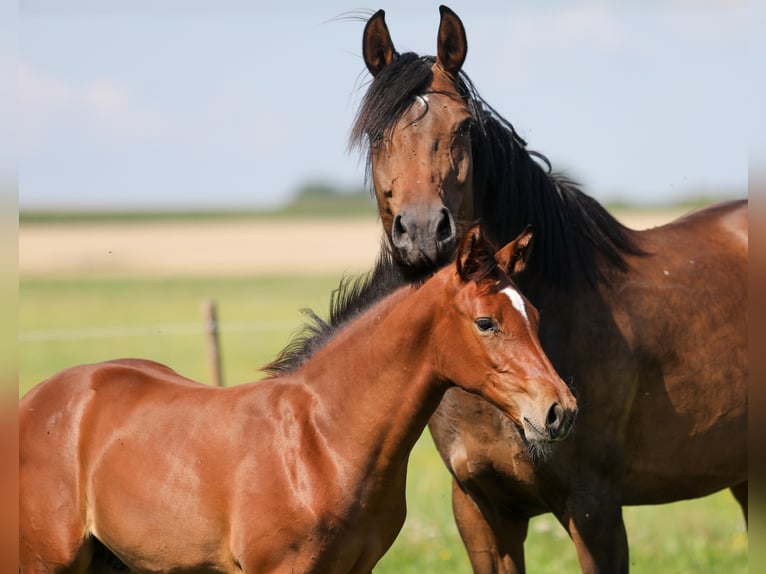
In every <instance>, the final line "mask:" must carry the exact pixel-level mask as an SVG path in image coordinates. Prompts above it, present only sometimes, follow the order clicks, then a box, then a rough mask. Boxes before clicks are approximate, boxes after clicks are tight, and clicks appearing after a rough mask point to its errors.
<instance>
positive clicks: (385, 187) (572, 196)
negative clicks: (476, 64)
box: [336, 6, 748, 574]
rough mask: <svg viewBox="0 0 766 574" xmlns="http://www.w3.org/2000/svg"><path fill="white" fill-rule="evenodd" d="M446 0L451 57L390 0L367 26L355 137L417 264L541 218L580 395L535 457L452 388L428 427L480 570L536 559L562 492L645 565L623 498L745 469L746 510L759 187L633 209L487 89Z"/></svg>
mask: <svg viewBox="0 0 766 574" xmlns="http://www.w3.org/2000/svg"><path fill="white" fill-rule="evenodd" d="M440 12H441V21H440V24H439V29H438V35H437V55H436V56H435V57H432V56H424V57H421V56H418V55H417V54H414V53H404V54H399V53H397V51H396V50H395V48H394V44H393V42H392V40H391V36H390V34H389V31H388V27H387V25H386V23H385V14H384V12H383V11H382V10H380V11H378V12H377V13H376V14H374V15H373V16H372V17H371V18H370V19H369V20H368V22H367V24H366V27H365V30H364V34H363V55H364V61H365V64H366V66H367V69H368V70H369V72H370V73H371V75H372V76H373V80H372V82H371V84H370V86H369V88H368V91H367V93H366V94H365V96H364V99H363V101H362V103H361V107H360V110H359V112H358V115H357V118H356V120H355V124H354V126H353V128H352V143H354V144H358V145H360V146H362V147H364V146H368V175H369V177H370V179H371V181H372V184H373V188H374V193H375V197H376V199H377V203H378V208H379V212H380V217H381V220H382V223H383V228H384V231H385V237H386V238H387V242H388V243H389V248H390V250H391V251H392V253H393V255H394V258H395V264H396V266H397V267H398V270H399V274H400V277H401V280H402V281H407V280H416V279H417V278H418V276H419V274H420V273H423V272H425V273H430V272H431V270H432V269H433V268H435V267H438V266H440V265H442V264H444V263H445V262H447V261H448V260H449V258H450V257H451V256H452V255H453V253H454V249H455V244H456V240H457V237H458V236H459V233H460V230H461V228H462V227H464V225H465V222H467V221H473V220H474V218H480V219H481V221H482V225H483V226H484V228H485V230H486V231H487V233H488V234H489V235H490V237H491V238H492V239H493V240H494V241H495V242H497V243H499V244H502V243H503V242H505V241H507V240H508V238H510V237H513V236H514V235H515V234H517V233H518V232H519V231H520V230H521V229H523V228H524V227H525V226H526V225H528V224H530V225H531V226H532V228H533V229H534V232H535V248H534V250H533V252H532V254H531V256H530V260H529V264H528V265H527V267H526V270H525V271H524V272H523V273H522V274H521V275H519V277H518V279H517V283H518V284H519V286H520V288H521V289H522V291H523V292H524V293H525V295H526V296H528V297H529V298H530V300H531V301H532V302H533V303H534V304H535V306H536V307H537V308H539V309H540V311H541V323H540V338H541V341H542V344H543V348H544V349H545V351H546V353H547V354H548V355H549V357H550V358H551V360H552V362H553V364H554V366H555V367H556V369H557V370H558V372H559V373H560V374H561V376H562V377H563V379H564V380H565V381H567V382H568V384H570V385H571V387H572V388H573V389H574V390H575V394H576V396H577V397H578V404H579V406H580V414H579V417H578V424H577V429H576V432H575V433H573V435H572V437H571V438H570V439H569V440H567V441H564V442H562V443H561V444H560V445H558V446H557V448H555V449H554V450H552V451H551V452H550V453H549V455H548V456H547V457H538V458H534V457H530V456H529V455H528V446H527V445H526V441H525V440H524V438H523V436H522V434H521V433H520V432H519V429H518V427H517V425H515V424H514V423H513V422H511V421H510V420H508V419H507V418H505V417H503V416H502V415H501V413H500V411H498V410H497V409H496V408H495V407H493V406H491V405H489V404H488V403H486V402H483V401H481V400H480V399H477V398H476V397H475V396H473V395H470V394H467V393H465V392H463V391H461V390H459V389H452V390H450V391H448V392H447V393H446V394H445V397H444V399H443V400H442V402H441V404H440V406H439V408H438V409H437V411H436V413H435V415H434V417H433V418H432V419H431V421H430V423H429V427H430V430H431V433H432V435H433V438H434V441H435V443H436V446H437V448H438V450H439V452H440V454H441V456H442V458H443V459H444V462H445V463H446V465H447V467H448V468H449V470H450V472H451V473H452V476H453V478H454V480H453V505H454V512H455V518H456V520H457V524H458V527H459V531H460V534H461V536H462V538H463V541H464V543H465V545H466V548H467V550H468V554H469V557H470V560H471V563H472V566H473V569H474V571H475V572H481V573H484V572H487V573H488V572H506V573H520V572H524V571H525V566H524V541H525V538H526V536H527V529H528V522H529V519H530V518H531V517H533V516H536V515H539V514H541V513H544V512H552V513H553V514H554V515H555V516H556V517H557V519H558V520H559V522H560V523H561V524H562V525H563V526H564V528H566V530H567V532H568V533H569V535H570V537H571V539H572V540H573V542H574V544H575V547H576V550H577V555H578V559H579V562H580V566H581V569H582V571H583V572H587V573H591V574H592V573H602V574H614V573H624V572H627V571H628V569H629V562H628V542H627V537H626V533H625V528H624V525H623V521H622V510H621V507H622V506H623V505H641V504H659V503H665V502H671V501H677V500H681V499H688V498H695V497H701V496H705V495H708V494H710V493H713V492H716V491H719V490H722V489H726V488H730V489H731V490H732V492H733V494H734V496H735V497H736V499H737V501H738V502H739V503H740V505H741V506H742V509H743V511H744V512H745V518H747V514H746V513H747V441H746V429H747V422H746V412H747V376H748V369H747V306H746V301H747V253H748V237H747V235H748V215H747V202H746V201H734V202H728V203H721V204H717V205H712V206H710V207H708V208H706V209H702V210H700V211H697V212H695V213H692V214H690V215H688V216H685V217H683V218H680V219H678V220H676V221H673V222H672V223H669V224H667V225H664V226H661V227H658V228H655V229H650V230H646V231H635V230H632V229H628V228H626V227H625V226H623V225H621V224H620V223H619V222H618V221H617V220H616V219H615V218H614V217H612V216H611V215H610V214H609V213H608V212H607V211H606V210H605V209H604V207H603V206H601V205H600V204H599V203H598V202H596V201H595V200H594V199H592V198H591V197H589V196H587V195H586V194H584V193H583V192H582V191H581V190H580V189H579V188H578V186H577V185H575V184H574V183H573V182H571V181H569V180H567V179H566V178H564V177H561V176H560V175H556V174H552V173H550V169H544V168H543V167H542V165H541V161H542V162H544V163H546V164H547V163H548V162H547V160H546V159H545V158H544V157H542V156H540V155H539V154H536V153H535V152H531V151H529V150H527V148H526V143H525V142H524V141H523V140H522V139H521V138H520V137H519V136H518V134H517V133H516V132H515V131H514V129H513V127H512V125H511V124H510V123H509V122H507V121H506V120H505V119H503V118H502V117H501V116H500V115H499V114H498V113H497V112H496V111H495V110H494V109H493V108H492V107H491V106H490V105H488V104H487V103H486V102H485V101H483V100H482V99H481V97H480V96H479V95H478V93H477V92H476V90H475V88H474V87H473V85H472V83H471V81H470V79H469V78H468V76H467V75H466V74H465V73H464V72H463V71H462V66H463V63H464V61H465V58H466V53H467V42H466V34H465V30H464V27H463V24H462V22H461V21H460V19H459V18H458V17H457V15H455V13H454V12H452V11H451V10H450V9H449V8H446V7H444V6H442V7H441V8H440ZM336 314H337V315H338V316H342V315H343V312H342V310H341V311H337V312H336Z"/></svg>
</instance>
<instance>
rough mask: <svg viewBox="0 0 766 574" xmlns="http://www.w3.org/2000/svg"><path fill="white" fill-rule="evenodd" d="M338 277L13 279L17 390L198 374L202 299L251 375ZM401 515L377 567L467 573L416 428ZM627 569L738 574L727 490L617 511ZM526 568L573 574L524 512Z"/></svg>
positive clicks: (551, 531)
mask: <svg viewBox="0 0 766 574" xmlns="http://www.w3.org/2000/svg"><path fill="white" fill-rule="evenodd" d="M337 281H338V275H337V274H331V275H327V276H307V277H279V276H274V277H249V278H247V277H246V278H226V277H221V278H215V279H209V278H208V279H194V278H188V277H187V278H184V279H160V278H153V279H152V278H144V279H114V278H113V279H98V278H91V279H63V278H60V279H51V278H36V279H32V278H24V277H22V279H21V283H20V287H19V339H20V341H19V367H20V382H19V393H20V394H23V393H25V392H26V391H27V390H28V389H29V388H31V386H33V385H34V384H36V383H37V382H39V381H40V380H42V379H44V378H45V377H47V376H49V375H51V374H53V373H54V372H56V371H58V370H60V369H63V368H65V367H68V366H71V365H74V364H77V363H83V362H89V361H100V360H104V359H109V358H116V357H126V356H136V357H143V358H149V359H154V360H157V361H160V362H163V363H166V364H168V365H170V366H171V367H173V368H174V369H176V370H178V371H179V372H181V373H182V374H184V375H186V376H189V377H191V378H195V379H197V380H201V381H205V380H207V377H208V366H207V364H206V358H205V349H204V337H203V333H202V318H201V312H200V304H201V301H202V300H203V299H205V298H208V297H212V298H213V299H215V300H216V301H217V304H218V314H219V319H220V323H221V347H222V357H223V362H224V381H225V383H226V384H236V383H240V382H244V381H248V380H254V379H258V378H260V377H261V376H262V374H261V373H260V372H259V368H260V367H261V366H262V365H264V364H265V363H267V362H268V361H270V360H271V359H273V358H274V357H275V355H276V353H277V352H278V351H279V350H280V349H281V348H282V347H283V346H284V345H285V344H286V342H287V341H288V339H289V337H290V334H291V333H292V332H293V330H294V329H295V328H296V327H298V325H300V324H301V322H302V317H301V315H300V313H299V309H300V308H301V307H311V308H314V309H316V310H318V311H319V312H320V313H321V314H324V312H325V311H326V309H327V305H328V301H329V295H330V292H331V291H332V289H333V288H334V287H335V286H336V285H337ZM408 506H409V513H408V519H407V523H406V525H405V528H404V530H403V532H402V533H401V535H400V536H399V538H398V540H397V542H396V544H395V545H394V547H393V548H392V549H391V551H390V552H389V553H388V554H387V555H386V556H385V557H384V559H383V560H382V562H381V563H380V564H379V566H378V568H376V570H375V571H376V572H377V573H384V574H385V573H393V572H397V573H400V574H401V573H416V572H418V573H419V572H439V573H450V572H466V571H468V570H469V569H468V562H467V559H466V557H465V553H464V551H463V547H462V544H461V543H460V540H459V537H458V535H457V530H456V528H455V526H454V523H453V521H452V515H451V509H450V500H449V477H448V475H447V472H446V470H445V469H444V467H443V465H442V463H441V461H440V460H439V459H438V457H437V455H436V453H435V451H434V448H433V445H432V443H431V440H430V437H429V435H428V433H427V432H426V433H425V434H424V436H423V438H422V439H421V440H420V442H419V443H418V444H417V446H416V448H415V449H414V451H413V455H412V458H411V463H410V471H409V482H408ZM624 514H625V520H626V524H627V528H628V534H629V537H630V540H631V563H632V564H633V568H632V572H633V573H650V572H651V573H657V572H673V573H674V574H679V573H690V574H691V573H699V574H705V573H718V572H721V573H727V574H728V573H744V572H746V571H747V555H748V554H747V535H746V532H745V528H744V524H743V520H742V517H741V515H740V512H739V508H738V507H737V505H736V503H735V502H734V500H733V498H732V497H731V496H730V494H729V493H728V492H724V493H720V494H718V495H715V496H712V497H708V498H706V499H702V500H695V501H689V502H683V503H676V504H671V505H665V506H657V507H642V508H626V509H625V511H624ZM527 564H528V567H529V570H530V571H531V572H557V573H558V572H578V571H579V569H578V567H577V560H576V557H575V554H574V550H573V547H572V545H571V543H570V542H569V540H568V539H567V537H566V534H565V533H564V531H563V529H561V528H560V527H559V526H558V524H557V523H556V522H555V521H554V520H553V519H552V517H550V516H544V517H540V518H537V519H535V520H533V522H532V525H531V527H530V534H529V538H528V542H527Z"/></svg>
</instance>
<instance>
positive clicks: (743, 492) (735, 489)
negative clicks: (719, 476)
mask: <svg viewBox="0 0 766 574" xmlns="http://www.w3.org/2000/svg"><path fill="white" fill-rule="evenodd" d="M730 490H731V493H732V494H733V495H734V498H735V499H736V500H737V502H738V503H739V506H740V507H741V508H742V514H743V515H744V517H745V526H747V482H743V483H741V484H738V485H736V486H732V487H731V489H730Z"/></svg>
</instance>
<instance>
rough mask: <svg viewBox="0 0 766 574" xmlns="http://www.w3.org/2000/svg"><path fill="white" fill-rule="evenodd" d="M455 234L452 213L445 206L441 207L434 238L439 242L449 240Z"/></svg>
mask: <svg viewBox="0 0 766 574" xmlns="http://www.w3.org/2000/svg"><path fill="white" fill-rule="evenodd" d="M454 235H455V225H454V223H453V220H452V215H451V214H450V212H449V210H448V209H447V208H446V207H445V208H442V210H441V213H440V217H439V222H438V224H437V226H436V240H437V241H438V242H439V243H444V242H445V241H449V240H450V239H452V237H453V236H454Z"/></svg>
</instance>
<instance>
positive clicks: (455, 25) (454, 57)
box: [436, 6, 468, 76]
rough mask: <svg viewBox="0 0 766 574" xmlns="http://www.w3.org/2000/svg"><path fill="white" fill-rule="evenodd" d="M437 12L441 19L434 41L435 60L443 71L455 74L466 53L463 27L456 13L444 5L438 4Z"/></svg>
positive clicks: (466, 47) (460, 66)
mask: <svg viewBox="0 0 766 574" xmlns="http://www.w3.org/2000/svg"><path fill="white" fill-rule="evenodd" d="M439 13H440V14H441V21H440V22H439V35H438V37H437V41H436V61H437V63H439V64H440V65H441V67H442V68H443V69H444V70H445V71H447V72H449V73H450V74H452V75H453V76H456V75H457V73H458V72H459V71H460V68H462V67H463V62H465V56H466V54H467V53H468V42H467V41H466V37H465V28H464V27H463V23H462V22H461V21H460V18H458V17H457V14H455V13H454V12H453V11H452V10H450V9H449V8H447V7H446V6H439Z"/></svg>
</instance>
